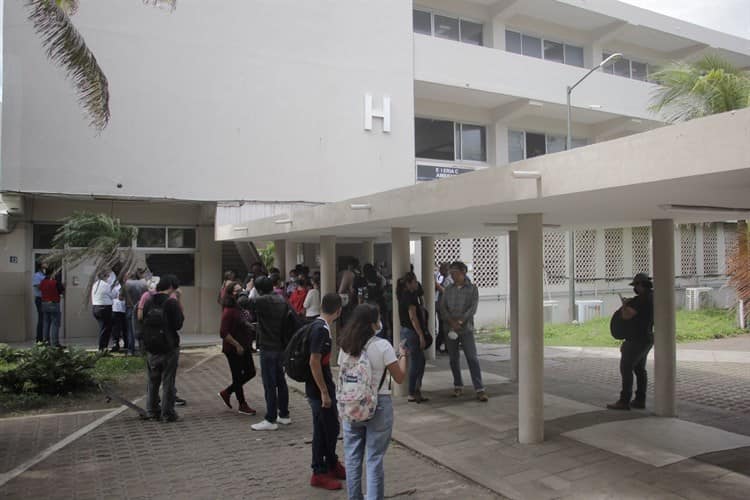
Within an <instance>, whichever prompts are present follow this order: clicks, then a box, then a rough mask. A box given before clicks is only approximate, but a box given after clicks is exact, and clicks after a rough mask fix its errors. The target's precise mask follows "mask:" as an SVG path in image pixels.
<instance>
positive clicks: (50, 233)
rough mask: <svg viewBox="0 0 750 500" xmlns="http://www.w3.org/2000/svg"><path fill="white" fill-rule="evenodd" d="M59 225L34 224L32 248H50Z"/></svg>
mask: <svg viewBox="0 0 750 500" xmlns="http://www.w3.org/2000/svg"><path fill="white" fill-rule="evenodd" d="M61 227H62V226H61V225H60V224H34V248H39V249H44V248H52V239H53V238H54V237H55V233H56V232H57V230H58V229H60V228H61Z"/></svg>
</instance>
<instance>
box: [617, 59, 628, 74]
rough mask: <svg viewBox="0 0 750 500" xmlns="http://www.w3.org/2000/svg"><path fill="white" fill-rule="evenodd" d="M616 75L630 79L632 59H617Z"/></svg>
mask: <svg viewBox="0 0 750 500" xmlns="http://www.w3.org/2000/svg"><path fill="white" fill-rule="evenodd" d="M615 75H617V76H624V77H625V78H630V59H622V58H621V59H617V60H616V61H615Z"/></svg>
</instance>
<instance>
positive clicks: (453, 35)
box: [435, 14, 458, 41]
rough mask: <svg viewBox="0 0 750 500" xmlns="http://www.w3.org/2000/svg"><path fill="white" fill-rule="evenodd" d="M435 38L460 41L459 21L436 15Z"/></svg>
mask: <svg viewBox="0 0 750 500" xmlns="http://www.w3.org/2000/svg"><path fill="white" fill-rule="evenodd" d="M435 36H438V37H440V38H447V39H449V40H456V41H458V19H456V18H455V17H445V16H439V15H437V14H435Z"/></svg>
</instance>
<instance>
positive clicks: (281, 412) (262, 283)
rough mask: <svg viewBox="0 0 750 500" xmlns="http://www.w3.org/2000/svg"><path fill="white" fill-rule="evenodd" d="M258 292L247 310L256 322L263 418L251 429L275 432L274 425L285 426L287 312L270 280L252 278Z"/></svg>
mask: <svg viewBox="0 0 750 500" xmlns="http://www.w3.org/2000/svg"><path fill="white" fill-rule="evenodd" d="M255 289H256V290H257V291H258V293H259V294H260V295H259V296H257V297H254V298H252V299H250V312H251V313H252V314H253V315H254V316H255V318H256V320H257V321H258V327H257V333H258V339H257V341H256V343H257V347H258V349H259V350H260V371H261V376H262V378H263V391H264V392H265V397H266V417H265V419H263V420H262V421H260V422H258V423H257V424H253V425H252V426H251V427H252V429H253V430H255V431H275V430H277V429H278V428H279V426H278V424H281V425H289V424H291V423H292V419H291V418H289V389H288V387H287V385H286V378H285V375H284V367H283V358H284V348H285V347H286V342H287V341H288V340H289V339H286V338H284V334H285V332H284V329H285V321H286V320H287V317H288V315H289V313H290V311H291V309H290V307H289V304H287V302H286V300H284V298H283V297H282V296H280V295H278V294H276V293H273V282H272V281H271V279H270V278H267V277H265V276H261V277H260V278H258V279H256V280H255Z"/></svg>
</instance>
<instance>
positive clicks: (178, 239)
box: [167, 227, 195, 248]
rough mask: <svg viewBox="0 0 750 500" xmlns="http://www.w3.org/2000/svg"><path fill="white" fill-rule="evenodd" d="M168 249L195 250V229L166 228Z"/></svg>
mask: <svg viewBox="0 0 750 500" xmlns="http://www.w3.org/2000/svg"><path fill="white" fill-rule="evenodd" d="M167 247H168V248H195V229H183V228H176V227H170V228H167Z"/></svg>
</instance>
